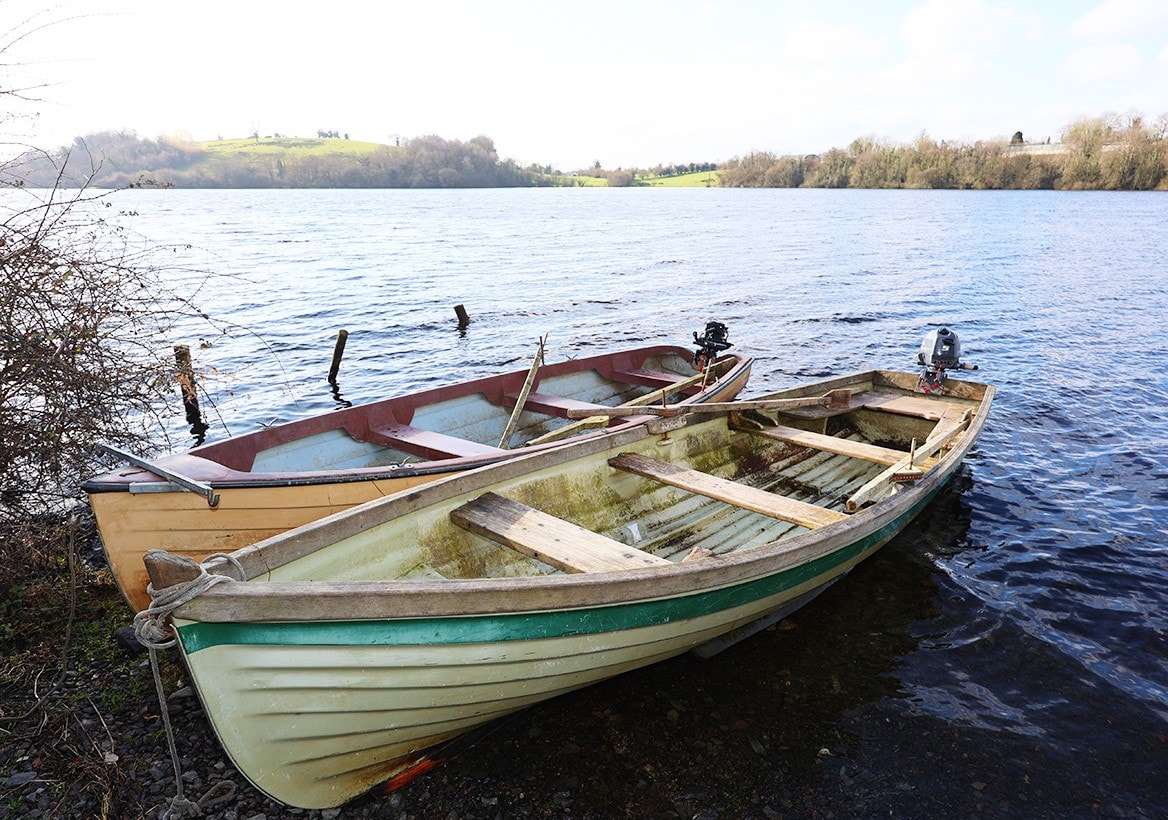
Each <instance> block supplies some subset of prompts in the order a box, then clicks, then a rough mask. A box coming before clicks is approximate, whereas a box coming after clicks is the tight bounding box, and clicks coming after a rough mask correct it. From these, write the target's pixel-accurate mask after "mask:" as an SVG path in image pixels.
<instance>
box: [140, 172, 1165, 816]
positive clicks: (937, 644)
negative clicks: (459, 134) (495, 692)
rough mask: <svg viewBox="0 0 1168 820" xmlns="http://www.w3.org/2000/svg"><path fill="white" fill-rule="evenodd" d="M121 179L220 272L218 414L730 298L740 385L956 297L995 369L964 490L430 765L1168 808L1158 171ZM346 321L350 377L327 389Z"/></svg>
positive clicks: (487, 368)
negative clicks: (745, 368) (1120, 189)
mask: <svg viewBox="0 0 1168 820" xmlns="http://www.w3.org/2000/svg"><path fill="white" fill-rule="evenodd" d="M127 195H128V196H131V197H133V198H134V199H135V202H134V207H133V209H132V210H134V211H135V212H136V213H138V214H139V216H138V217H136V222H135V226H134V227H136V228H137V229H138V230H140V231H141V232H142V233H144V234H147V235H150V236H152V237H154V238H155V239H157V240H159V241H170V240H174V241H181V242H185V243H191V245H192V246H193V247H194V248H195V249H202V251H204V252H205V256H204V257H202V259H201V261H202V262H203V263H205V264H206V265H207V266H209V267H211V268H213V269H214V270H215V271H217V273H218V275H217V276H216V277H214V278H213V280H212V282H211V284H210V285H209V286H207V287H206V288H204V289H203V290H202V291H201V292H200V295H201V297H203V299H204V301H205V304H201V305H200V307H201V308H203V309H204V310H207V311H208V313H209V314H210V315H211V316H212V318H213V319H215V320H216V321H217V322H218V325H217V326H218V327H221V328H224V330H223V333H222V335H221V337H219V338H217V339H215V340H214V342H215V343H214V345H213V346H212V347H209V348H207V349H204V350H200V351H199V354H198V361H196V368H197V369H198V370H199V371H200V372H201V373H203V374H206V375H205V376H204V382H203V384H202V386H203V388H204V390H205V391H206V392H207V396H208V399H209V401H210V403H211V404H212V405H213V408H214V413H210V412H208V417H209V418H213V419H215V423H214V424H213V425H212V429H211V430H210V431H208V437H209V438H215V437H222V436H223V435H226V434H227V432H228V431H230V432H236V433H238V432H247V431H248V430H250V429H253V428H254V426H255V425H256V424H259V423H267V422H270V421H272V420H275V421H286V420H289V419H293V418H299V417H303V416H305V415H308V414H310V413H318V412H328V411H330V410H332V409H334V408H335V407H337V406H338V400H340V401H344V402H348V401H352V402H354V403H357V402H364V401H370V400H374V399H378V398H382V397H384V396H386V395H390V394H400V393H405V392H409V391H413V390H418V389H422V388H426V387H433V386H436V385H438V384H442V383H447V382H452V381H458V380H462V379H468V378H472V377H476V376H479V375H483V374H484V373H496V372H502V371H505V370H515V369H519V368H521V367H524V366H526V364H527V362H528V361H529V360H530V355H531V352H530V351H531V349H532V347H533V346H534V344H535V342H536V340H538V339H539V338H540V337H541V336H543V335H544V334H545V333H547V334H549V339H548V345H549V350H548V354H547V357H548V360H549V361H554V360H557V359H561V358H569V357H573V356H583V355H589V354H592V353H598V352H602V351H606V350H611V349H614V348H618V347H625V346H633V345H638V344H644V343H647V342H657V341H670V342H678V343H681V344H684V345H687V346H688V345H689V340H688V337H689V336H690V333H691V331H692V329H693V328H694V327H703V326H705V323H706V322H708V321H710V320H716V321H720V322H724V323H725V324H726V325H727V326H728V327H729V328H730V334H731V339H732V340H733V341H734V343H735V347H736V349H738V350H741V351H743V352H747V353H750V354H753V355H754V356H755V357H756V365H755V369H754V377H753V379H752V383H751V385H750V387H749V388H748V391H747V392H748V393H763V392H767V391H770V390H774V389H778V388H780V387H785V386H788V385H791V384H794V383H797V382H800V381H805V380H808V379H812V378H821V377H825V376H829V375H834V374H842V373H846V372H851V371H856V370H864V369H869V368H871V367H889V368H899V369H913V367H914V357H915V352H916V347H917V345H918V344H919V342H920V338H921V336H922V334H923V333H924V332H925V331H927V330H929V329H931V328H933V327H937V326H939V325H946V326H950V327H952V328H954V329H955V330H956V331H957V332H958V333H959V335H960V337H961V341H962V347H963V352H964V354H965V356H966V358H968V359H970V360H971V361H975V362H977V363H978V364H979V365H980V366H981V370H980V371H979V372H978V373H977V374H976V375H977V377H978V378H979V379H981V380H985V381H989V382H991V383H993V384H995V385H996V386H997V387H998V389H999V392H998V397H997V401H996V403H995V408H994V412H993V415H992V416H991V418H990V421H989V424H988V425H987V427H986V429H985V431H984V433H983V436H982V438H981V440H980V442H979V444H978V446H977V447H976V449H975V451H974V453H973V454H972V456H971V458H970V459H969V460H968V462H967V466H966V468H965V470H964V471H963V472H962V473H961V474H960V475H959V476H958V477H957V479H956V481H955V484H954V485H953V487H952V488H951V489H950V490H949V491H948V492H947V493H946V494H945V495H943V496H941V497H940V498H938V499H937V501H936V502H935V503H934V504H933V505H931V506H930V508H929V509H928V510H926V512H925V513H924V514H923V515H922V517H921V518H920V519H919V520H918V521H917V522H916V523H915V524H914V525H913V526H912V527H911V528H910V529H909V530H908V531H906V532H905V533H904V534H903V535H902V536H901V537H900V538H898V539H896V540H895V541H894V542H893V543H891V544H890V545H889V546H888V547H887V548H886V549H885V550H884V551H882V552H881V553H880V554H879V555H878V556H876V557H875V558H874V559H872V560H871V561H869V562H867V563H866V564H864V565H862V566H861V567H859V568H858V569H857V570H856V571H855V572H853V573H852V574H851V575H850V576H849V577H848V578H847V579H845V580H844V581H842V582H841V583H839V584H837V585H836V586H835V587H833V588H832V589H830V590H829V591H827V592H826V593H824V595H823V596H821V597H820V598H819V599H818V600H816V601H815V602H814V603H813V604H812V605H811V606H810V607H808V608H807V609H805V610H803V611H802V612H800V613H798V614H796V615H795V616H793V617H792V618H790V619H788V621H787V622H786V626H785V627H784V628H776V629H772V630H770V631H768V632H765V633H763V634H761V635H759V636H756V637H755V638H753V639H751V640H750V641H747V642H745V643H743V644H741V645H739V646H738V647H735V648H734V649H733V650H731V651H729V652H727V653H725V654H723V655H722V656H719V657H717V658H715V659H713V660H711V661H707V662H704V663H702V662H698V661H696V660H693V659H691V658H680V659H677V660H675V661H672V662H669V663H667V664H663V665H661V666H658V667H655V668H653V669H648V670H643V671H641V672H638V673H635V674H632V675H627V676H625V677H622V678H621V679H619V680H616V681H612V682H609V683H607V684H604V685H602V686H597V687H594V688H593V689H590V690H587V691H584V692H580V693H577V694H575V695H571V696H569V697H567V698H564V699H561V700H558V701H556V702H554V703H551V704H546V705H544V706H541V707H538V708H536V709H533V710H531V711H529V712H528V713H526V714H525V715H524V716H522V717H521V718H518V719H517V720H515V721H513V722H512V723H510V724H507V725H506V726H504V727H501V728H500V729H498V731H497V732H496V733H494V734H493V735H492V736H491V737H490V738H488V739H487V740H484V741H482V742H481V743H480V744H479V745H477V746H476V747H474V749H473V750H471V751H470V752H467V753H465V754H464V755H463V756H462V757H460V758H459V762H458V764H457V766H453V765H452V766H449V767H444V768H442V769H440V770H436V772H434V773H432V774H431V775H428V776H427V777H428V781H427V782H428V784H429V785H428V786H427V788H433V789H439V788H450V789H457V788H458V783H459V779H460V778H473V777H477V778H479V779H480V780H481V779H482V778H492V781H491V782H493V783H495V784H496V785H497V786H498V788H499V793H500V799H501V800H504V799H506V797H507V796H508V795H512V796H513V795H516V794H518V793H519V792H520V791H524V790H526V793H527V794H545V793H549V794H553V795H554V793H555V788H558V787H553V788H551V789H550V790H549V786H548V784H561V783H562V784H564V785H563V786H562V788H563V789H567V790H569V791H570V792H571V793H572V794H576V795H579V794H587V795H588V798H587V799H588V800H589V801H591V802H590V805H591V806H592V807H593V810H594V811H595V812H596V813H598V814H630V813H637V812H634V809H638V810H641V811H640V812H639V813H642V814H657V813H664V812H666V811H672V812H674V813H689V814H690V815H691V816H692V815H693V814H697V813H700V812H701V811H703V810H709V809H718V810H722V811H725V812H726V813H727V814H728V815H730V814H733V815H739V814H742V815H746V814H754V815H755V816H757V815H759V814H766V813H767V812H766V811H764V809H766V808H770V809H771V810H772V813H773V812H777V813H780V814H784V815H786V814H792V813H794V814H806V813H816V814H829V815H835V816H855V815H862V816H870V815H872V814H876V813H888V812H891V813H892V814H893V815H896V816H936V815H939V814H942V813H945V814H956V815H958V816H972V815H974V814H979V813H985V814H991V815H1011V816H1067V815H1071V816H1083V815H1086V814H1091V813H1103V814H1109V815H1136V816H1157V815H1163V814H1165V813H1168V778H1164V777H1163V772H1164V771H1168V732H1166V728H1165V727H1166V726H1168V637H1166V636H1168V561H1165V556H1166V551H1168V546H1166V541H1165V537H1164V531H1165V525H1166V524H1168V447H1166V446H1165V442H1168V370H1166V369H1165V368H1164V367H1163V364H1162V363H1163V362H1164V361H1168V336H1166V335H1165V334H1164V332H1163V322H1164V317H1165V316H1168V283H1166V280H1165V279H1164V274H1163V260H1164V259H1165V258H1168V219H1166V218H1165V207H1166V206H1168V200H1165V199H1164V197H1163V195H1162V194H1147V195H1144V194H1070V193H1053V192H923V191H922V192H910V191H729V190H720V189H714V190H704V189H703V190H694V191H664V190H645V191H641V190H611V191H609V190H587V189H573V190H555V191H134V192H127ZM127 210H130V209H127ZM322 213H328V214H329V218H328V219H321V217H320V215H321V214H322ZM198 261H200V260H191V264H195V263H196V262H198ZM452 305H464V306H465V309H466V311H467V312H468V313H469V315H470V316H473V321H472V322H470V323H469V324H466V325H465V326H464V327H462V328H458V326H457V323H456V322H455V320H454V317H452V315H451V306H452ZM338 327H346V328H348V329H349V331H350V335H349V338H348V347H347V348H346V354H345V355H346V358H345V363H344V367H345V372H344V381H345V385H346V390H345V393H344V397H343V398H341V396H340V390H339V387H338V388H336V389H335V390H333V389H330V390H329V391H328V392H327V393H326V391H325V390H323V389H321V386H322V384H323V383H324V382H325V379H324V374H325V372H326V371H327V368H326V365H327V363H328V361H329V353H330V349H331V347H332V344H333V338H332V337H333V335H334V333H335V328H338ZM330 329H334V330H330ZM452 330H457V332H452ZM188 331H189V334H188V335H189V336H190V338H191V339H196V338H200V337H202V336H203V335H205V334H206V333H207V330H206V328H205V327H198V328H196V327H193V326H192V327H191V328H189V329H188ZM176 341H187V340H182V339H180V340H176ZM205 411H206V408H205ZM273 416H275V418H274V419H273ZM172 432H173V434H174V437H175V439H176V440H180V441H181V440H182V439H184V438H185V437H186V430H185V429H184V428H183V427H182V426H181V425H180V424H178V423H177V420H176V426H175V430H174V431H172ZM822 749H827V750H828V752H829V754H827V755H820V751H821V750H822ZM598 760H603V761H604V762H605V764H604V766H603V767H602V769H603V771H602V774H598V775H596V776H593V775H592V774H582V772H595V771H596V763H597V761H598ZM573 777H574V778H575V781H573ZM464 782H471V781H470V780H469V779H468V780H466V781H464ZM573 782H574V783H575V785H574V786H573V785H572V783H573ZM512 789H513V791H509V790H512ZM410 794H416V792H414V791H413V790H410V791H409V792H407V793H406V796H404V797H403V798H402V799H403V800H405V801H410V800H417V799H419V798H417V797H410V796H409V795H410ZM548 799H549V801H551V802H550V803H549V805H551V806H553V807H554V805H555V801H554V800H553V799H552V798H550V797H549V798H548ZM407 805H410V804H408V802H407V803H403V806H407ZM622 807H630V808H628V809H624V808H622ZM480 808H481V807H480ZM502 808H503V806H502V805H500V810H502ZM413 810H414V811H415V813H424V804H418V805H416V806H414V809H413ZM504 813H505V812H504ZM574 813H575V812H574Z"/></svg>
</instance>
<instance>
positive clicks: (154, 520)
mask: <svg viewBox="0 0 1168 820" xmlns="http://www.w3.org/2000/svg"><path fill="white" fill-rule="evenodd" d="M444 475H447V474H446V473H439V474H435V475H422V476H404V477H402V478H388V479H379V480H375V481H349V482H343V483H335V484H310V485H305V486H296V487H247V488H226V489H221V490H217V492H218V493H219V504H218V505H217V506H216V507H215V508H214V509H211V508H209V507H208V506H207V501H206V499H204V498H203V497H202V496H201V495H196V494H194V493H187V492H164V493H144V494H138V493H95V494H93V495H92V496H90V502H91V504H92V506H93V512H94V515H95V516H96V518H97V521H98V525H99V527H100V531H101V538H102V544H103V545H104V548H105V554H106V560H107V561H108V562H109V565H110V570H111V571H112V572H113V574H114V577H115V578H117V579H118V585H119V587H120V588H121V590H122V594H123V595H124V596H125V598H126V601H127V602H128V603H129V604H130V606H131V607H132V608H133V609H134V611H135V612H140V611H142V610H143V609H145V608H146V607H148V606H149V605H150V595H149V593H148V592H147V591H146V584H147V583H148V582H149V580H150V579H149V577H148V576H147V575H146V566H145V565H144V564H143V563H142V556H143V555H145V554H146V551H147V550H152V549H162V550H166V551H167V552H172V553H174V554H176V555H186V556H189V557H191V558H193V559H195V560H196V561H202V560H203V559H204V558H206V557H208V556H210V555H214V554H215V553H220V552H232V551H234V550H237V549H240V548H241V547H246V546H247V545H249V544H254V543H256V542H257V541H262V540H264V539H265V538H270V537H272V536H273V535H279V534H280V533H282V532H287V531H288V530H290V529H293V528H295V527H299V526H301V525H302V524H307V523H309V522H310V521H316V520H317V519H320V518H324V517H325V516H328V515H332V514H333V513H338V512H341V511H343V510H347V509H349V508H350V507H355V506H356V505H358V504H363V503H365V502H366V501H372V500H373V499H375V498H381V497H382V496H386V495H389V494H390V493H395V492H397V491H399V490H405V489H408V488H410V487H414V486H417V485H419V484H425V483H427V482H429V481H433V480H435V479H438V478H442V477H443V476H444Z"/></svg>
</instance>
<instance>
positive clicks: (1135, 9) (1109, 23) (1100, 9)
mask: <svg viewBox="0 0 1168 820" xmlns="http://www.w3.org/2000/svg"><path fill="white" fill-rule="evenodd" d="M1165 28H1168V3H1165V2H1164V0H1104V2H1102V3H1100V4H1099V5H1097V6H1095V7H1094V8H1092V9H1091V10H1090V11H1088V12H1087V13H1085V14H1083V15H1082V16H1081V17H1079V18H1078V19H1076V20H1075V21H1074V22H1072V23H1071V25H1070V31H1071V33H1072V34H1074V35H1075V36H1076V37H1082V38H1083V39H1087V40H1123V39H1129V38H1130V39H1135V38H1140V37H1144V36H1146V35H1148V34H1149V33H1150V31H1151V30H1154V29H1165ZM1163 33H1164V32H1163V31H1161V32H1160V34H1161V35H1162V34H1163Z"/></svg>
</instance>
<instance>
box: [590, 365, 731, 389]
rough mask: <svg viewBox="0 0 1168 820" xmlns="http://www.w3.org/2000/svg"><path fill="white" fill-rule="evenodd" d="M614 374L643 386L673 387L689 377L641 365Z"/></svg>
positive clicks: (613, 373)
mask: <svg viewBox="0 0 1168 820" xmlns="http://www.w3.org/2000/svg"><path fill="white" fill-rule="evenodd" d="M612 375H613V378H616V379H620V380H621V381H622V382H628V383H629V384H639V385H641V386H643V387H673V386H674V385H676V384H677V383H678V382H680V381H683V380H685V379H686V378H687V377H685V376H679V375H678V374H676V373H663V372H662V371H660V370H645V369H643V368H639V367H638V368H632V369H629V370H614V371H613V372H612ZM713 379H714V377H713V376H711V380H713Z"/></svg>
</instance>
